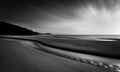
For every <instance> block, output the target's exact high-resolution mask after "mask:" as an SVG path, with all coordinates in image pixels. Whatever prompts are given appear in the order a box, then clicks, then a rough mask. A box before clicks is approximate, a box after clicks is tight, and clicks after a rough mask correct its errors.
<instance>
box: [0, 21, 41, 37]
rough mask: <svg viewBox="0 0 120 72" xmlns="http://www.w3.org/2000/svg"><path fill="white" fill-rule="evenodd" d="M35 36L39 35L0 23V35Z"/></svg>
mask: <svg viewBox="0 0 120 72" xmlns="http://www.w3.org/2000/svg"><path fill="white" fill-rule="evenodd" d="M36 34H39V33H37V32H33V31H31V30H28V29H26V28H23V27H20V26H16V25H12V24H9V23H6V22H1V21H0V35H36Z"/></svg>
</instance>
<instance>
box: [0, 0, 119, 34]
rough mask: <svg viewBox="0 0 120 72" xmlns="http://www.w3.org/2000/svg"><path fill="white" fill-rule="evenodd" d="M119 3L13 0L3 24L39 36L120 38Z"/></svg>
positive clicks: (0, 15) (4, 7) (3, 11)
mask: <svg viewBox="0 0 120 72" xmlns="http://www.w3.org/2000/svg"><path fill="white" fill-rule="evenodd" d="M119 19H120V0H33V1H30V0H29V1H28V0H24V1H22V0H17V1H15V0H10V1H3V2H1V3H0V20H1V21H6V22H9V23H13V24H15V25H18V26H21V27H25V28H27V29H30V30H33V31H36V32H40V33H48V32H49V33H53V34H113V35H114V34H120V20H119Z"/></svg>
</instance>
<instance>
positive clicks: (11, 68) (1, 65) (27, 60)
mask: <svg viewBox="0 0 120 72" xmlns="http://www.w3.org/2000/svg"><path fill="white" fill-rule="evenodd" d="M13 38H14V37H13ZM19 38H21V39H30V38H31V39H38V37H36V38H35V37H34V38H32V37H19ZM34 43H35V42H34V41H28V40H20V39H11V38H2V37H1V38H0V72H115V71H113V70H109V69H105V68H102V67H98V66H93V65H90V64H86V63H82V62H77V61H74V60H71V59H67V58H63V57H60V56H57V55H54V54H50V53H47V52H44V51H42V50H38V48H39V49H40V48H42V47H40V46H37V45H36V44H34Z"/></svg>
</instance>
